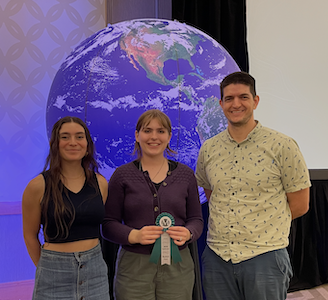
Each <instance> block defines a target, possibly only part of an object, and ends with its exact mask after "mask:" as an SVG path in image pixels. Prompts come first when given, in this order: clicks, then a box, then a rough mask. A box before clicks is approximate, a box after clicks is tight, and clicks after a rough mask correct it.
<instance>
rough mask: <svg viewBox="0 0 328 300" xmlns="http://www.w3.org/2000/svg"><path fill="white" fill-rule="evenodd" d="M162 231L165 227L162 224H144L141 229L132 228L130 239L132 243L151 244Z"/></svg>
mask: <svg viewBox="0 0 328 300" xmlns="http://www.w3.org/2000/svg"><path fill="white" fill-rule="evenodd" d="M162 233H163V228H162V227H160V226H144V227H142V228H141V229H132V230H131V232H130V234H129V237H128V240H129V243H130V244H141V245H151V244H154V243H155V241H156V240H157V239H158V238H159V237H160V236H161V234H162Z"/></svg>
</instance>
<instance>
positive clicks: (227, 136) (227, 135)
mask: <svg viewBox="0 0 328 300" xmlns="http://www.w3.org/2000/svg"><path fill="white" fill-rule="evenodd" d="M256 123H257V124H256V126H255V127H254V128H253V130H252V131H251V132H250V133H249V134H248V135H247V138H246V139H245V140H243V141H242V142H240V143H238V144H242V143H244V142H246V141H249V140H251V139H254V137H255V136H256V135H257V134H258V132H259V131H260V130H261V129H262V127H263V126H262V124H261V123H260V122H259V121H257V120H256ZM224 133H225V136H224V139H226V140H230V142H233V143H237V142H236V141H235V140H234V139H233V138H232V137H231V135H230V133H229V130H228V128H227V129H226V130H225V131H224Z"/></svg>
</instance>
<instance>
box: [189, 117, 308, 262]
mask: <svg viewBox="0 0 328 300" xmlns="http://www.w3.org/2000/svg"><path fill="white" fill-rule="evenodd" d="M196 178H197V181H198V185H199V186H201V187H203V188H205V189H209V190H211V191H212V194H211V198H210V201H209V220H208V232H207V244H208V246H209V247H210V248H211V249H212V250H213V251H214V252H215V253H216V254H217V255H219V256H220V257H222V259H224V260H225V261H229V260H230V259H231V261H232V262H233V263H238V262H241V261H244V260H247V259H250V258H252V257H254V256H257V255H259V254H261V253H265V252H268V251H272V250H276V249H282V248H285V247H286V246H287V245H288V235H289V231H290V225H291V212H290V208H289V205H288V202H287V197H286V193H290V192H296V191H299V190H301V189H305V188H307V187H309V186H310V185H311V184H310V179H309V172H308V169H307V167H306V164H305V161H304V158H303V156H302V154H301V152H300V150H299V147H298V145H297V144H296V142H295V141H294V140H293V139H291V138H290V137H288V136H286V135H284V134H282V133H280V132H277V131H274V130H271V129H269V128H266V127H263V126H262V125H261V124H260V123H258V124H257V126H256V127H255V128H254V129H253V130H252V132H250V133H249V135H248V137H247V139H246V140H244V141H243V142H241V143H237V142H236V141H234V140H233V139H232V138H231V136H230V134H229V132H228V130H225V131H223V132H221V133H220V134H218V135H216V136H214V137H213V138H211V139H209V140H207V141H205V142H204V144H203V145H202V147H201V149H200V152H199V157H198V161H197V169H196Z"/></svg>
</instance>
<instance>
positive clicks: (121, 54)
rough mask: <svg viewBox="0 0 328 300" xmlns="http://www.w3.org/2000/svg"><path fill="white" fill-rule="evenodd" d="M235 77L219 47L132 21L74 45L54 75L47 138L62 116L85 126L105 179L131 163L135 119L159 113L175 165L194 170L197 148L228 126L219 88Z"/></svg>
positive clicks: (174, 27)
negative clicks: (167, 126)
mask: <svg viewBox="0 0 328 300" xmlns="http://www.w3.org/2000/svg"><path fill="white" fill-rule="evenodd" d="M238 70H239V68H238V66H237V64H236V63H235V61H234V60H233V58H232V57H231V56H230V55H229V53H228V52H227V51H226V50H225V49H224V48H223V47H222V46H221V45H220V44H219V43H218V42H217V41H215V40H214V39H213V38H211V37H210V36H209V35H207V34H206V33H204V32H202V31H200V30H198V29H196V28H194V27H192V26H189V25H187V24H184V23H180V22H178V21H169V20H161V19H137V20H131V21H124V22H120V23H116V24H113V25H108V26H107V27H106V28H104V29H102V30H100V31H98V32H97V33H95V34H94V35H92V36H90V37H89V38H87V39H86V40H84V41H83V42H82V43H81V44H80V45H79V46H77V47H76V48H75V49H74V50H73V51H72V53H71V54H70V55H69V56H68V57H67V58H66V59H65V61H64V62H63V63H62V65H61V66H60V69H59V70H58V72H57V73H56V76H55V78H54V80H53V83H52V86H51V89H50V92H49V97H48V103H47V114H46V124H47V132H48V135H49V134H50V133H51V129H52V126H53V124H54V123H55V122H56V121H57V120H58V119H59V118H61V117H63V116H67V115H70V116H77V117H79V118H81V119H82V120H84V121H85V122H86V124H87V126H88V128H89V129H90V132H91V135H92V137H93V139H94V142H95V145H96V151H97V161H98V163H99V166H100V171H101V173H102V174H103V175H105V177H107V178H108V179H109V177H110V176H111V174H112V173H113V171H114V170H115V168H116V167H118V166H120V165H122V164H124V163H127V162H130V161H131V160H133V156H132V155H131V153H132V152H133V148H134V141H135V135H134V134H135V125H136V123H137V120H138V117H139V116H140V115H141V114H142V113H143V112H145V111H146V110H148V109H153V108H156V109H160V110H161V111H163V112H165V113H166V114H167V115H168V116H169V117H170V119H171V122H172V139H171V143H170V146H171V148H172V149H174V150H175V151H176V152H177V154H176V156H175V157H174V158H173V159H175V160H177V161H179V162H182V163H185V164H187V165H188V166H190V167H191V168H192V169H195V165H196V161H197V156H198V152H199V148H200V146H201V144H202V143H203V142H204V141H205V140H206V139H208V138H210V137H212V136H213V135H215V134H217V133H219V132H220V131H222V130H224V129H225V128H226V126H227V121H226V118H225V117H224V114H223V112H222V110H221V107H220V105H219V99H220V88H219V85H220V82H221V81H222V79H223V78H224V77H225V76H226V75H228V74H230V73H232V72H235V71H238Z"/></svg>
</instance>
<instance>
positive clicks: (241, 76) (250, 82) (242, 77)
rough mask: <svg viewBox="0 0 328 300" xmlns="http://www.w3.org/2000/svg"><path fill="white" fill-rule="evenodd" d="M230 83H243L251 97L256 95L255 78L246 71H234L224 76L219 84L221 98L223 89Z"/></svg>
mask: <svg viewBox="0 0 328 300" xmlns="http://www.w3.org/2000/svg"><path fill="white" fill-rule="evenodd" d="M230 84H244V85H247V86H249V90H250V92H251V94H252V95H253V97H255V96H256V90H255V79H254V77H253V76H251V75H249V74H248V73H246V72H234V73H231V74H229V75H228V76H226V77H225V78H224V79H223V80H222V82H221V84H220V92H221V100H223V89H224V88H225V87H227V86H228V85H230Z"/></svg>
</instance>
